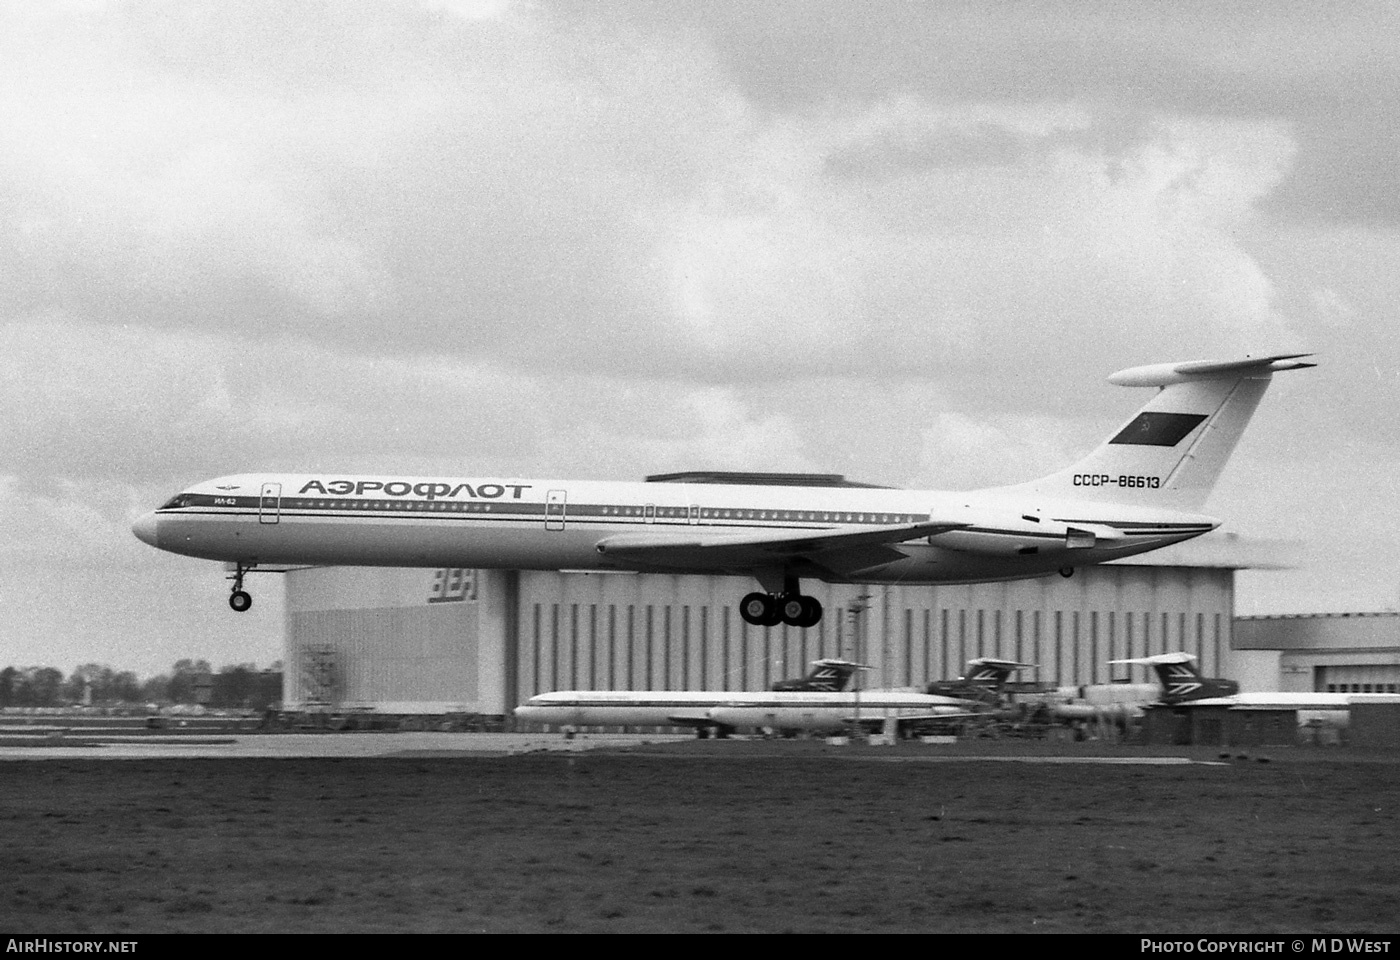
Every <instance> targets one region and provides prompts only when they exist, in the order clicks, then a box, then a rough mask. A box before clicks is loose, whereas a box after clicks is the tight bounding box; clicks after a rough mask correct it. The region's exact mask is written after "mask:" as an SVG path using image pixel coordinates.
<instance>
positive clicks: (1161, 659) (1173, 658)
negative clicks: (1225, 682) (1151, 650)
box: [1108, 652, 1196, 667]
mask: <svg viewBox="0 0 1400 960" xmlns="http://www.w3.org/2000/svg"><path fill="white" fill-rule="evenodd" d="M1195 659H1196V655H1195V654H1194V653H1181V652H1178V653H1158V654H1155V655H1153V656H1150V657H1133V658H1132V659H1131V660H1110V661H1108V662H1109V663H1140V664H1143V665H1144V666H1148V667H1155V666H1156V665H1157V664H1159V663H1192V662H1194V661H1195Z"/></svg>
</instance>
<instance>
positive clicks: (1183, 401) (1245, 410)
mask: <svg viewBox="0 0 1400 960" xmlns="http://www.w3.org/2000/svg"><path fill="white" fill-rule="evenodd" d="M1302 356H1306V354H1279V355H1275V356H1269V357H1259V358H1257V359H1247V360H1232V361H1191V362H1187V363H1164V364H1154V365H1152V366H1146V367H1133V368H1130V369H1127V370H1120V371H1119V372H1118V373H1115V374H1114V375H1113V376H1111V377H1109V382H1110V383H1115V384H1118V385H1120V386H1128V387H1157V388H1159V389H1158V392H1157V394H1156V395H1155V396H1153V397H1152V399H1151V400H1149V401H1148V402H1147V403H1146V404H1144V405H1143V407H1142V408H1141V409H1140V410H1139V411H1138V412H1137V413H1136V414H1135V415H1134V416H1133V418H1132V419H1131V420H1129V421H1128V422H1127V423H1126V424H1124V425H1123V426H1122V427H1120V428H1119V429H1118V430H1117V431H1116V432H1115V433H1114V434H1113V435H1112V436H1111V437H1109V438H1108V439H1107V440H1105V441H1104V442H1103V443H1102V444H1100V445H1099V447H1098V448H1097V449H1096V450H1094V451H1093V452H1092V453H1090V454H1089V455H1088V456H1087V457H1085V458H1084V459H1082V460H1080V461H1079V462H1078V463H1076V464H1074V465H1073V466H1071V467H1068V468H1066V469H1064V470H1061V471H1059V472H1058V473H1053V474H1051V475H1050V476H1048V477H1043V478H1042V479H1040V480H1033V481H1031V482H1030V483H1025V484H1018V485H1017V486H1015V487H1010V488H1003V490H1007V491H1016V492H1025V491H1031V492H1035V493H1037V494H1040V495H1042V496H1047V497H1054V498H1056V499H1075V500H1090V501H1095V502H1104V503H1123V504H1132V505H1137V506H1161V507H1169V508H1174V509H1196V508H1199V507H1200V506H1201V505H1202V504H1203V503H1204V502H1205V500H1206V497H1207V496H1208V495H1209V494H1210V491H1211V489H1212V488H1213V487H1214V486H1215V482H1216V480H1217V479H1218V478H1219V476H1220V473H1221V471H1222V470H1223V469H1224V468H1225V463H1226V461H1227V460H1229V458H1230V454H1231V453H1232V452H1233V451H1234V449H1235V445H1236V444H1237V443H1238V442H1239V439H1240V436H1241V435H1242V434H1243V433H1244V429H1245V427H1246V426H1247V425H1248V424H1249V419H1250V417H1251V416H1253V414H1254V410H1255V408H1256V407H1257V406H1258V405H1259V401H1260V400H1261V399H1262V398H1263V396H1264V392H1265V391H1266V390H1267V389H1268V387H1269V381H1270V380H1271V378H1272V376H1273V374H1274V373H1275V372H1277V371H1280V370H1297V369H1302V368H1305V367H1312V366H1315V364H1312V363H1305V362H1302V361H1300V360H1299V359H1298V357H1302Z"/></svg>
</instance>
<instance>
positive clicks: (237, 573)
mask: <svg viewBox="0 0 1400 960" xmlns="http://www.w3.org/2000/svg"><path fill="white" fill-rule="evenodd" d="M255 566H257V564H255V563H250V564H248V565H247V566H244V565H243V564H241V563H236V564H234V572H233V573H232V574H230V576H229V579H230V580H232V581H233V592H232V593H230V594H229V597H228V605H229V606H230V607H232V608H233V611H234V613H243V612H245V611H246V610H247V609H248V608H249V607H251V606H252V605H253V595H252V594H250V593H248V591H246V590H244V589H243V575H244V574H245V573H247V572H248V571H249V570H251V569H253V567H255Z"/></svg>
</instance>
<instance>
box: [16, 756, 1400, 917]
mask: <svg viewBox="0 0 1400 960" xmlns="http://www.w3.org/2000/svg"><path fill="white" fill-rule="evenodd" d="M946 753H947V752H946V751H944V752H943V753H940V754H939V755H940V756H944V755H946ZM930 755H931V754H930V751H929V748H923V749H922V751H920V748H918V747H911V748H909V749H905V748H903V747H901V748H899V749H893V748H887V749H884V750H879V749H871V750H868V751H866V752H861V751H859V750H856V749H844V750H843V749H842V748H829V747H826V746H825V745H823V744H816V743H811V744H808V743H789V744H760V743H744V742H719V743H715V742H696V743H693V744H687V743H682V744H676V745H674V747H671V748H666V749H665V750H657V751H655V752H653V753H650V754H635V753H632V754H627V753H611V754H606V753H586V754H576V755H560V754H535V755H529V756H516V757H493V758H469V757H461V758H426V757H425V758H402V759H399V758H395V759H368V760H178V761H177V760H149V761H148V760H131V761H76V760H49V761H13V762H7V763H5V764H3V765H0V777H3V780H0V863H3V864H4V867H5V869H4V870H3V872H0V929H3V930H5V931H9V932H15V933H22V932H45V933H59V932H63V933H82V932H99V933H106V932H113V933H121V932H161V931H190V932H257V931H279V932H280V931H307V932H354V931H366V932H369V931H490V932H512V931H519V932H540V931H557V932H586V931H597V932H643V931H647V932H655V931H669V932H705V931H713V932H781V931H795V932H875V931H881V932H908V931H914V932H969V931H983V932H1032V931H1045V932H1126V933H1169V932H1180V933H1212V932H1264V933H1269V932H1272V933H1278V932H1285V931H1286V932H1298V933H1304V932H1338V933H1350V934H1353V935H1356V934H1359V933H1362V932H1368V931H1369V932H1387V931H1394V930H1395V929H1397V927H1400V906H1397V902H1400V897H1397V894H1398V893H1400V861H1397V857H1396V843H1397V840H1398V839H1400V818H1397V810H1400V784H1398V783H1397V775H1400V765H1397V764H1396V763H1394V762H1382V761H1380V760H1374V761H1371V762H1367V761H1365V760H1364V759H1361V758H1353V757H1350V756H1348V755H1346V754H1342V753H1339V752H1337V751H1330V752H1320V751H1313V752H1309V751H1304V750H1296V751H1278V752H1276V753H1275V755H1274V756H1272V757H1271V758H1270V759H1271V761H1272V762H1268V763H1264V762H1259V760H1258V759H1256V758H1250V759H1237V758H1233V757H1232V758H1230V760H1229V761H1228V762H1227V763H1226V764H1225V765H1221V766H1205V765H1192V766H1088V765H1082V764H1056V765H1042V764H1026V763H1013V762H988V761H976V760H963V761H947V762H925V759H926V758H928V757H929V756H930ZM1210 756H1212V757H1213V756H1214V755H1213V754H1211V755H1210ZM867 758H868V759H867ZM894 761H898V762H894Z"/></svg>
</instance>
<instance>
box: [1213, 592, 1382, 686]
mask: <svg viewBox="0 0 1400 960" xmlns="http://www.w3.org/2000/svg"><path fill="white" fill-rule="evenodd" d="M1235 651H1236V652H1235V660H1236V664H1237V666H1238V668H1239V670H1240V674H1239V676H1238V679H1239V680H1240V683H1241V686H1242V687H1243V689H1246V690H1254V689H1259V690H1298V691H1308V690H1321V691H1326V692H1329V693H1400V613H1394V612H1391V613H1326V614H1311V615H1304V616H1282V617H1240V618H1239V619H1238V620H1237V621H1236V622H1235ZM1261 682H1262V683H1263V684H1264V685H1259V684H1260V683H1261ZM1251 683H1253V684H1255V685H1250V684H1251Z"/></svg>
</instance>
